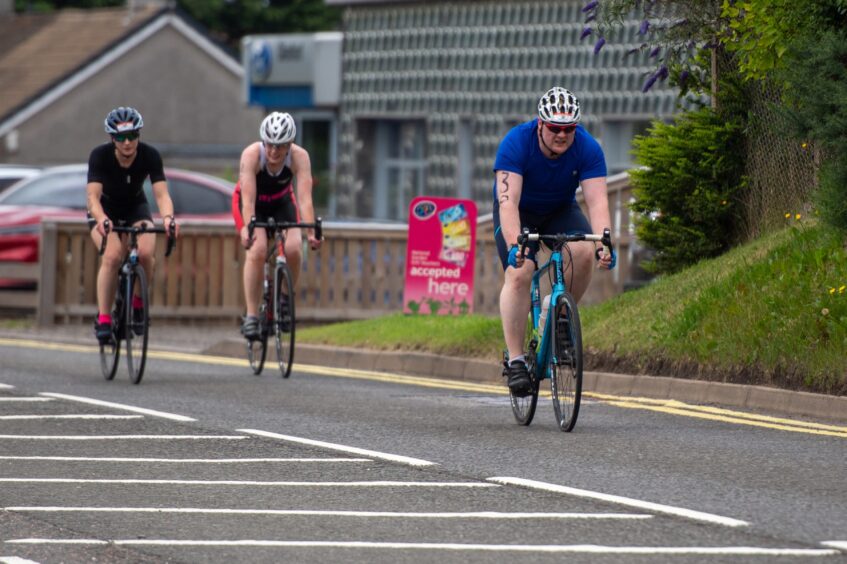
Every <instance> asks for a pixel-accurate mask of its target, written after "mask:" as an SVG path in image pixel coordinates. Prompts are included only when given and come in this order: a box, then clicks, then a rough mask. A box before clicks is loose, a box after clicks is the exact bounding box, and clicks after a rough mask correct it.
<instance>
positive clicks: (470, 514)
mask: <svg viewBox="0 0 847 564" xmlns="http://www.w3.org/2000/svg"><path fill="white" fill-rule="evenodd" d="M3 509H4V510H5V511H37V512H44V513H50V512H57V513H61V512H66V513H70V512H79V513H83V512H92V513H199V514H212V515H312V516H319V517H323V516H331V517H390V518H399V517H403V518H409V519H589V520H592V519H610V520H614V519H652V518H653V516H652V515H646V514H641V513H541V512H514V513H508V512H502V511H464V512H442V513H435V512H409V511H319V510H307V509H302V510H300V509H223V508H197V507H50V506H16V507H4V508H3Z"/></svg>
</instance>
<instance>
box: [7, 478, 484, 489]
mask: <svg viewBox="0 0 847 564" xmlns="http://www.w3.org/2000/svg"><path fill="white" fill-rule="evenodd" d="M0 483H14V484H23V483H27V484H156V485H169V484H173V485H182V486H294V487H307V488H308V487H312V488H324V487H330V488H344V487H352V488H357V487H362V488H499V487H500V486H498V485H496V484H489V483H486V482H401V481H396V480H372V481H354V482H295V481H288V482H286V481H278V482H271V481H252V480H141V479H123V480H107V479H97V478H86V479H83V478H79V479H77V478H0Z"/></svg>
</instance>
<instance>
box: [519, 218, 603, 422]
mask: <svg viewBox="0 0 847 564" xmlns="http://www.w3.org/2000/svg"><path fill="white" fill-rule="evenodd" d="M534 241H543V242H544V243H545V244H546V246H547V247H549V248H550V250H551V255H550V259H549V260H548V261H547V262H546V263H545V264H544V265H543V266H541V267H539V268H538V269H537V270H536V272H535V273H534V274H533V276H532V284H531V286H530V294H531V301H532V310H531V311H530V313H529V316H528V317H527V335H526V343H525V351H526V359H527V367H528V372H529V377H530V383H531V390H530V393H529V394H528V395H526V396H517V395H515V394H514V393H512V392H511V390H510V391H509V396H510V403H511V406H512V413H513V414H514V416H515V419H516V420H517V422H518V423H519V424H521V425H529V424H530V423H531V422H532V418H533V416H534V415H535V408H536V405H537V403H538V389H539V386H540V384H541V381H542V380H544V379H545V378H549V379H550V392H551V394H552V396H553V411H554V412H555V415H556V422H557V424H558V425H559V429H560V430H562V431H565V432H569V431H571V430H573V428H574V426H575V425H576V419H577V416H578V415H579V404H580V399H581V397H582V327H581V325H580V322H579V309H578V308H577V305H576V300H575V299H574V297H573V296H572V295H571V293H570V292H569V291H568V288H567V284H566V283H565V275H564V270H563V259H562V257H563V253H568V254H570V249H569V247H568V244H569V243H572V242H576V241H594V242H599V243H601V244H602V245H603V250H604V252H605V253H607V254H611V253H612V239H611V232H610V231H609V230H608V229H605V230H604V231H603V235H595V234H577V235H567V234H564V233H558V234H551V235H542V234H539V233H530V232H529V230H528V229H526V228H524V230H523V232H522V233H521V234H520V235H519V236H518V245H520V246H521V254H523V253H524V251H526V247H527V245H528V243H530V242H534ZM595 256H596V258H598V259H599V257H600V249H597V250H596V252H595ZM545 275H547V276H550V277H551V287H552V291H551V293H550V295H549V296H548V297H549V306H548V307H547V308H546V310H545V309H544V307H543V304H542V300H541V297H540V282H541V279H542V277H543V276H545ZM546 299H547V298H545V300H546ZM503 365H504V372H503V375H504V376H507V372H506V370H507V369H508V366H509V354H508V351H504V354H503Z"/></svg>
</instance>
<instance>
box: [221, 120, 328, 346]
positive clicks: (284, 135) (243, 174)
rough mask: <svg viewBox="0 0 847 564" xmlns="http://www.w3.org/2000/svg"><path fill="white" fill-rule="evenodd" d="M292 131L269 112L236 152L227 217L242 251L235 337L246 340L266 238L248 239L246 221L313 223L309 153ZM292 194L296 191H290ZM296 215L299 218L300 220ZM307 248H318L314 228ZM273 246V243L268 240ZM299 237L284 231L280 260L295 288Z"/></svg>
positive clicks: (251, 331) (253, 326) (254, 321)
mask: <svg viewBox="0 0 847 564" xmlns="http://www.w3.org/2000/svg"><path fill="white" fill-rule="evenodd" d="M296 135H297V127H296V125H295V123H294V118H292V117H291V115H290V114H287V113H283V112H273V113H271V114H269V115H268V116H266V117H265V119H264V120H262V124H261V125H260V126H259V137H260V138H261V141H260V142H255V143H251V144H250V145H248V146H247V147H246V148H245V149H244V151H243V152H242V153H241V163H240V168H239V174H238V184H237V185H236V187H235V193H234V194H233V200H232V215H233V218H234V219H235V226H236V229H237V230H238V232H239V235H240V237H241V244H242V245H243V246H244V248H245V249H247V257H246V260H245V261H244V297H245V301H246V305H247V315H246V316H245V318H244V322H243V324H242V326H241V333H242V334H243V335H244V336H245V337H247V338H256V337H257V336H258V334H259V319H258V317H257V315H258V311H259V300H260V298H261V297H262V267H263V265H264V263H265V260H266V258H267V248H268V244H269V243H268V240H267V235H266V234H265V231H264V230H261V229H260V230H257V231H255V232H254V233H253V239H252V240H251V239H250V235H249V232H248V231H249V230H248V226H247V224H248V223H249V222H250V218H252V217H255V218H256V219H257V220H259V221H267V219H268V218H269V217H273V218H274V219H275V220H276V221H280V222H298V221H303V222H306V223H312V222H314V221H315V211H314V207H313V205H312V163H311V161H310V159H309V152H308V151H306V149H304V148H303V147H301V146H300V145H297V144H296V143H294V138H295V137H296ZM295 190H296V193H295ZM301 212H302V217H301ZM306 238H307V239H308V241H309V245H310V246H311V248H312V249H317V248H319V247H320V245H321V242H320V241H319V240H318V239H316V238H315V231H314V229H307V230H306ZM270 244H273V241H271V242H270ZM302 246H303V233H301V230H300V229H299V228H294V229H288V230H286V237H285V249H284V253H285V260H286V262H287V263H288V267H289V268H290V269H291V276H292V278H293V282H294V284H295V286H296V284H297V279H298V277H299V275H300V262H301V259H302V256H301V255H302V251H301V249H302Z"/></svg>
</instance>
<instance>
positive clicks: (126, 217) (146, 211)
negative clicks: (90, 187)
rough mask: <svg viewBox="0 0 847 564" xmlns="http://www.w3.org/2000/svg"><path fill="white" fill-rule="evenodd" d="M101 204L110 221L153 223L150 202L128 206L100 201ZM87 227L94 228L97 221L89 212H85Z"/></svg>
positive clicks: (124, 223) (118, 222)
mask: <svg viewBox="0 0 847 564" xmlns="http://www.w3.org/2000/svg"><path fill="white" fill-rule="evenodd" d="M100 204H101V205H102V206H103V211H104V212H106V216H107V217H108V218H109V220H110V221H112V222H113V223H116V224H118V225H135V224H136V223H138V222H139V221H142V220H145V219H146V220H147V221H149V222H150V223H153V214H152V213H151V212H150V204H148V203H147V202H141V203H139V204H130V205H128V206H115V205H110V204H107V203H106V202H104V201H102V200H101V201H100ZM86 215H87V219H88V229H94V227H96V226H97V221H96V220H95V219H94V217H92V215H91V212H88V213H87V214H86Z"/></svg>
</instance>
